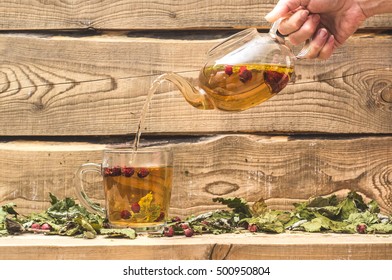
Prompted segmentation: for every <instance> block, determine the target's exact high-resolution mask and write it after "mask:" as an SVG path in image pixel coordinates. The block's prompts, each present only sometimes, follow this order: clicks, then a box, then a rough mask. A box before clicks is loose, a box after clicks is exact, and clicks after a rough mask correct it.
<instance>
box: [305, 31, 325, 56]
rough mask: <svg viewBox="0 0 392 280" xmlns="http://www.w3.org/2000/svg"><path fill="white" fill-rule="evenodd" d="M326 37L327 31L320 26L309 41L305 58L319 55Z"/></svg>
mask: <svg viewBox="0 0 392 280" xmlns="http://www.w3.org/2000/svg"><path fill="white" fill-rule="evenodd" d="M328 37H329V36H328V31H327V30H326V29H325V28H320V29H319V30H318V31H317V33H316V34H315V35H314V36H313V39H312V41H311V42H310V50H309V53H308V54H307V55H306V58H318V57H320V53H321V51H322V50H323V48H324V47H325V44H326V42H327V40H328Z"/></svg>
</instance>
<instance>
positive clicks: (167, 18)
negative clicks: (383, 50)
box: [0, 0, 392, 30]
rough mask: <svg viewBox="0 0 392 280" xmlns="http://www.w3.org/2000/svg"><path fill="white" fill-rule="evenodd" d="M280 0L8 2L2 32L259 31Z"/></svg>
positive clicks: (1, 13) (386, 22) (381, 24)
mask: <svg viewBox="0 0 392 280" xmlns="http://www.w3.org/2000/svg"><path fill="white" fill-rule="evenodd" d="M276 2H277V0H264V1H251V0H243V1H233V0H225V1H224V0H213V1H206V0H203V1H191V0H185V1H180V2H179V1H172V0H158V1H148V2H146V1H141V0H120V1H116V2H115V3H113V1H111V0H103V1H67V2H66V3H64V2H63V1H60V0H51V1H50V4H48V2H47V1H28V2H26V1H22V2H21V1H5V3H2V7H1V10H0V30H48V29H57V30H58V29H117V30H124V29H127V30H129V29H133V30H140V29H215V28H226V29H228V28H244V27H248V26H256V27H258V28H269V27H270V24H269V23H268V22H266V21H265V20H264V15H266V14H267V13H268V12H269V11H270V10H272V8H273V7H274V5H275V3H276ZM363 27H364V28H391V27H392V20H391V17H390V15H380V16H377V17H373V18H370V19H368V20H367V21H366V22H365V23H364V25H363Z"/></svg>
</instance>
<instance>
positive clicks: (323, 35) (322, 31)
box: [317, 28, 328, 38]
mask: <svg viewBox="0 0 392 280" xmlns="http://www.w3.org/2000/svg"><path fill="white" fill-rule="evenodd" d="M327 35H328V32H327V30H325V29H324V28H320V29H319V31H317V36H319V37H321V38H326V37H327Z"/></svg>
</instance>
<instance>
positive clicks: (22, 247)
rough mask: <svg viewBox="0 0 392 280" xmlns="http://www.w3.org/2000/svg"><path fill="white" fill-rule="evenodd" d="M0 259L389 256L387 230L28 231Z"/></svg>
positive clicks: (7, 241)
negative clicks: (112, 234) (155, 234)
mask: <svg viewBox="0 0 392 280" xmlns="http://www.w3.org/2000/svg"><path fill="white" fill-rule="evenodd" d="M37 252H40V253H39V254H37ZM135 252H137V253H135ZM0 259H2V260H26V259H29V260H37V259H41V260H59V259H62V260H68V259H73V260H101V259H105V260H109V259H114V260H211V259H212V260H261V259H264V260H390V259H392V236H391V235H359V234H350V235H344V234H317V233H312V234H304V233H285V234H278V235H271V234H261V233H258V234H237V235H235V234H223V235H202V236H193V237H192V238H186V237H182V236H176V237H171V238H168V237H164V238H148V237H146V236H139V237H137V238H136V239H135V240H124V239H105V238H101V237H98V238H96V239H93V240H84V239H79V238H71V237H57V236H43V235H32V234H29V235H24V236H14V237H4V238H0Z"/></svg>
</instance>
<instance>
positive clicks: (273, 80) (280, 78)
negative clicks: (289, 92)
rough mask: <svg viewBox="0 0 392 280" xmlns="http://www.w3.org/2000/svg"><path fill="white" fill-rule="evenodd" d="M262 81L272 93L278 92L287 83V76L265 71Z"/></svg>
mask: <svg viewBox="0 0 392 280" xmlns="http://www.w3.org/2000/svg"><path fill="white" fill-rule="evenodd" d="M264 81H265V83H266V84H267V85H268V86H269V87H270V88H271V92H272V93H278V92H280V91H281V90H282V89H283V88H284V87H286V85H287V83H288V82H289V76H288V75H287V74H284V73H279V72H276V71H265V72H264Z"/></svg>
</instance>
